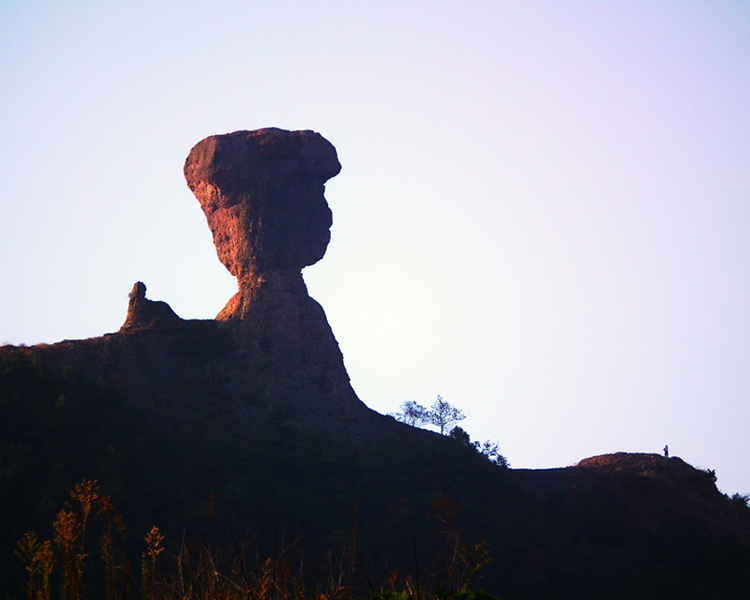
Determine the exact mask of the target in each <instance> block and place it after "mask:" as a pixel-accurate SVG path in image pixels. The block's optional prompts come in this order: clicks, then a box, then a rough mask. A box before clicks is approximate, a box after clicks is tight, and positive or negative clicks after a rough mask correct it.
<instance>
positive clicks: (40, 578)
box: [15, 481, 493, 600]
mask: <svg viewBox="0 0 750 600" xmlns="http://www.w3.org/2000/svg"><path fill="white" fill-rule="evenodd" d="M208 508H209V514H210V519H211V521H212V523H213V524H214V525H215V523H216V520H217V519H218V518H220V515H219V514H217V508H216V502H215V498H214V497H213V496H212V497H211V499H210V500H209V507H208ZM433 509H434V514H433V515H432V519H433V520H434V523H435V524H436V526H437V527H436V528H437V531H436V534H437V535H438V536H440V538H441V542H442V543H441V551H440V553H439V555H438V556H436V557H434V558H433V559H432V560H431V561H430V562H429V563H427V564H420V557H419V554H418V552H417V548H416V543H415V544H414V548H413V549H412V550H413V555H414V569H413V571H412V572H411V573H404V572H402V571H399V570H395V569H386V573H385V575H384V576H379V577H378V576H376V574H374V573H370V572H368V569H367V567H366V566H365V565H366V560H365V558H364V557H363V556H362V554H361V552H360V549H359V548H358V546H357V530H356V526H354V527H353V528H352V531H351V532H350V534H349V536H348V539H347V540H346V541H345V542H344V543H343V544H342V545H341V547H340V548H339V550H338V551H336V552H333V551H329V552H327V553H326V554H325V555H324V556H322V557H316V558H315V559H314V560H310V561H308V560H306V557H305V553H304V547H303V544H302V540H301V539H300V538H299V537H295V538H293V539H289V538H288V536H287V534H286V532H285V531H282V532H280V533H279V534H278V535H277V534H276V529H275V524H274V539H273V548H272V549H271V552H270V555H269V556H264V555H263V554H262V553H261V552H260V551H259V550H258V548H257V545H254V544H253V541H254V540H253V539H252V538H251V539H249V540H248V539H244V540H241V541H240V540H237V539H236V538H235V536H234V534H233V533H232V532H231V531H230V539H231V542H230V544H229V547H227V548H215V547H212V546H210V545H208V544H204V543H200V542H190V541H188V539H187V538H186V536H183V538H182V539H181V540H179V541H178V542H177V543H174V542H172V543H170V541H169V540H166V539H165V536H164V535H163V534H162V533H161V532H160V530H159V528H158V527H156V526H154V527H153V528H152V529H151V530H150V531H149V532H148V533H147V534H146V535H145V537H144V538H143V539H142V541H141V542H140V546H141V548H142V550H141V552H140V564H139V565H137V566H136V565H134V564H133V563H134V562H135V561H133V560H132V558H131V557H132V556H133V554H132V552H130V551H129V544H128V539H127V530H126V525H125V522H124V519H123V518H122V516H120V515H119V514H118V513H117V512H116V510H115V507H114V506H113V504H112V501H111V499H110V498H109V497H108V496H105V495H103V494H102V492H101V490H100V488H99V485H98V484H97V482H96V481H83V482H81V483H79V484H78V485H76V486H75V489H74V490H73V491H72V492H71V501H70V502H68V503H66V505H65V507H64V508H63V509H62V510H61V511H60V512H59V513H58V515H57V518H56V519H55V521H54V523H53V531H54V535H53V537H52V539H51V540H42V539H40V538H39V537H38V536H37V534H36V533H34V532H28V533H26V535H24V537H23V538H22V539H21V540H20V541H19V542H18V545H17V548H16V550H15V554H16V556H17V557H18V558H19V559H20V560H22V561H23V563H24V565H25V568H26V575H27V579H26V589H25V595H26V597H27V598H28V599H29V600H50V599H51V598H60V599H61V600H82V599H83V598H86V597H97V598H98V597H104V598H106V600H120V599H122V600H127V599H129V598H144V599H148V600H157V599H159V600H162V599H164V600H167V599H169V600H172V599H175V600H176V599H178V598H179V599H182V600H193V599H194V600H199V599H200V600H204V599H205V600H209V599H211V600H214V599H220V598H221V599H227V600H234V599H237V600H240V599H242V600H245V599H248V600H307V599H310V600H353V599H357V598H362V599H370V600H376V599H380V600H492V598H493V597H492V596H489V595H487V594H485V593H484V592H481V591H477V590H474V589H472V586H473V584H474V583H475V581H476V577H477V574H478V572H479V571H480V570H481V568H482V567H484V566H485V565H487V564H489V563H490V562H491V559H490V556H489V552H488V550H487V547H486V544H485V543H483V542H482V543H479V544H475V545H472V546H469V545H467V544H465V543H464V542H463V540H462V539H461V538H460V534H459V531H458V529H457V528H456V526H455V519H456V517H457V516H458V512H459V506H458V504H457V503H455V502H454V501H452V500H451V499H450V498H449V497H447V496H443V497H440V498H438V499H436V500H435V501H434V502H433ZM384 564H386V565H387V560H386V559H385V558H384Z"/></svg>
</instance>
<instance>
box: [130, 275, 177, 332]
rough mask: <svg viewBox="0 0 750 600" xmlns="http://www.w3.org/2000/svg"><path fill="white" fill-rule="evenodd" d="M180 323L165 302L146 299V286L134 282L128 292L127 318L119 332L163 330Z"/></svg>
mask: <svg viewBox="0 0 750 600" xmlns="http://www.w3.org/2000/svg"><path fill="white" fill-rule="evenodd" d="M179 322H180V317H178V316H177V315H176V314H175V312H174V311H173V310H172V308H171V307H170V306H169V304H167V303H166V302H159V301H153V300H148V299H146V286H145V284H144V283H143V282H142V281H138V282H136V284H135V285H134V286H133V290H132V291H131V292H130V302H129V303H128V316H127V317H126V318H125V323H124V324H123V326H122V327H121V328H120V331H127V330H131V329H142V328H149V329H164V328H168V327H171V326H173V325H176V324H177V323H179Z"/></svg>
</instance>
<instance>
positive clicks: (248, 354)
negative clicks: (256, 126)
mask: <svg viewBox="0 0 750 600" xmlns="http://www.w3.org/2000/svg"><path fill="white" fill-rule="evenodd" d="M340 170H341V165H340V164H339V161H338V158H337V156H336V149H335V148H334V147H333V146H332V145H331V143H330V142H328V141H327V140H325V139H324V138H323V137H322V136H321V135H320V134H318V133H315V132H313V131H284V130H281V129H276V128H268V129H260V130H257V131H236V132H234V133H229V134H226V135H215V136H211V137H208V138H206V139H204V140H203V141H201V142H199V143H198V144H196V145H195V147H194V148H193V149H192V150H191V151H190V154H189V155H188V157H187V160H186V161H185V169H184V172H185V179H186V180H187V184H188V186H189V187H190V189H191V190H192V191H193V193H194V194H195V196H196V198H197V199H198V201H199V202H200V204H201V207H202V209H203V212H204V213H205V215H206V219H207V221H208V226H209V228H210V229H211V233H212V234H213V239H214V244H215V245H216V252H217V254H218V256H219V259H220V260H221V262H222V263H223V264H224V266H226V268H227V269H229V272H230V273H232V275H234V276H235V277H237V283H238V288H239V289H238V292H237V294H235V296H234V297H233V298H232V299H231V300H230V301H229V303H228V304H227V305H226V307H225V308H224V309H223V310H222V311H221V312H220V313H219V315H218V316H217V318H216V320H217V322H219V323H223V324H225V326H226V327H228V328H229V330H230V331H231V332H232V335H233V336H234V337H235V341H236V345H237V348H238V349H239V353H240V355H241V356H242V357H243V361H244V362H243V364H244V369H245V371H244V378H245V382H246V383H245V386H246V387H245V389H244V394H245V397H246V398H250V401H251V403H254V404H256V405H257V404H259V405H262V406H265V407H269V408H270V407H276V409H279V408H283V409H284V410H287V411H288V413H289V414H290V415H296V416H294V417H292V421H294V420H296V421H298V422H300V423H303V424H305V425H306V426H313V427H314V428H318V429H320V428H323V429H331V430H337V431H339V432H341V433H342V434H343V435H345V436H347V437H349V438H350V439H355V438H356V439H359V440H361V439H362V438H363V436H365V437H368V436H369V437H371V438H373V437H377V436H379V435H381V434H382V433H383V429H384V427H385V428H390V425H389V424H388V423H386V420H382V419H380V418H378V416H377V415H376V413H374V412H372V411H370V410H369V409H367V408H366V407H365V406H364V404H362V403H361V402H360V400H359V399H358V398H357V396H356V394H355V393H354V390H353V389H352V388H351V385H350V383H349V376H348V375H347V373H346V369H345V368H344V362H343V356H342V354H341V351H340V350H339V346H338V343H337V342H336V340H335V338H334V336H333V332H332V331H331V328H330V326H329V325H328V321H327V320H326V317H325V313H324V312H323V309H322V308H321V307H320V305H319V304H318V303H317V302H315V301H314V300H313V299H312V298H310V296H309V295H308V293H307V288H306V287H305V284H304V281H303V279H302V273H301V271H302V269H303V268H304V267H306V266H308V265H312V264H314V263H316V262H317V261H318V260H320V259H321V258H322V257H323V255H324V254H325V251H326V248H327V246H328V242H329V241H330V238H331V233H330V227H331V225H332V223H333V218H332V214H331V210H330V208H329V207H328V204H327V203H326V200H325V198H324V196H323V193H324V191H325V182H326V181H327V180H328V179H330V178H331V177H333V176H334V175H336V174H338V172H339V171H340ZM373 419H374V420H373ZM344 432H348V433H344Z"/></svg>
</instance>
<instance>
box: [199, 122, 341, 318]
mask: <svg viewBox="0 0 750 600" xmlns="http://www.w3.org/2000/svg"><path fill="white" fill-rule="evenodd" d="M340 170H341V165H340V164H339V161H338V158H337V157H336V149H335V148H334V147H333V146H332V145H331V144H330V142H328V141H327V140H325V139H324V138H323V137H322V136H321V135H320V134H318V133H315V132H313V131H284V130H282V129H276V128H268V129H259V130H257V131H236V132H234V133H229V134H226V135H215V136H211V137H208V138H206V139H204V140H203V141H201V142H199V143H198V144H196V146H195V147H194V148H193V149H192V150H191V152H190V155H189V156H188V157H187V160H186V161H185V169H184V171H185V179H186V180H187V183H188V186H189V187H190V189H191V190H192V192H193V193H194V194H195V196H196V198H198V200H199V202H200V203H201V207H202V208H203V212H204V213H205V215H206V219H207V220H208V225H209V227H210V229H211V233H212V234H213V238H214V244H215V245H216V252H217V254H218V255H219V259H220V260H221V262H222V263H223V264H224V266H226V268H227V269H229V272H230V273H232V275H234V276H235V277H237V281H238V285H239V292H238V295H237V296H236V297H235V298H233V299H232V300H231V301H230V304H229V305H227V307H226V308H225V310H224V311H222V313H220V315H219V317H218V318H219V319H220V320H232V319H241V318H243V317H244V315H245V314H246V312H247V305H248V303H249V302H250V301H252V299H253V298H255V297H256V296H257V293H258V290H259V289H260V288H261V287H263V286H264V285H265V284H266V283H267V282H269V281H270V280H273V281H274V282H276V283H274V284H271V285H276V286H277V287H278V285H281V286H283V287H287V288H288V287H290V286H291V287H292V288H294V287H299V285H300V284H301V283H302V282H301V278H300V276H299V273H300V271H301V270H302V268H304V267H306V266H308V265H312V264H314V263H316V262H317V261H319V260H320V259H321V258H322V257H323V254H325V251H326V247H327V246H328V242H329V241H330V238H331V233H330V227H331V224H332V223H333V218H332V215H331V210H330V208H328V204H327V203H326V200H325V198H324V196H323V193H324V190H325V182H326V181H327V180H328V179H330V178H331V177H333V176H334V175H336V174H338V172H339V171H340ZM305 293H306V292H305Z"/></svg>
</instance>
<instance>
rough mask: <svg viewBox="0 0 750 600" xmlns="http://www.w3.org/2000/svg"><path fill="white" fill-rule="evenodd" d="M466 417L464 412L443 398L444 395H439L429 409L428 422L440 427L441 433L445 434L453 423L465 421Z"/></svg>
mask: <svg viewBox="0 0 750 600" xmlns="http://www.w3.org/2000/svg"><path fill="white" fill-rule="evenodd" d="M465 418H466V415H465V414H464V413H462V412H461V411H460V410H459V409H457V408H456V407H455V406H453V405H452V404H450V403H449V402H446V401H445V400H443V397H442V396H438V397H437V400H435V402H434V403H433V405H432V406H431V407H430V410H429V411H428V422H429V423H430V424H432V425H434V426H435V427H437V428H438V429H440V435H445V432H446V431H449V430H450V428H451V426H452V425H455V424H456V423H458V422H459V421H463V420H464V419H465Z"/></svg>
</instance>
